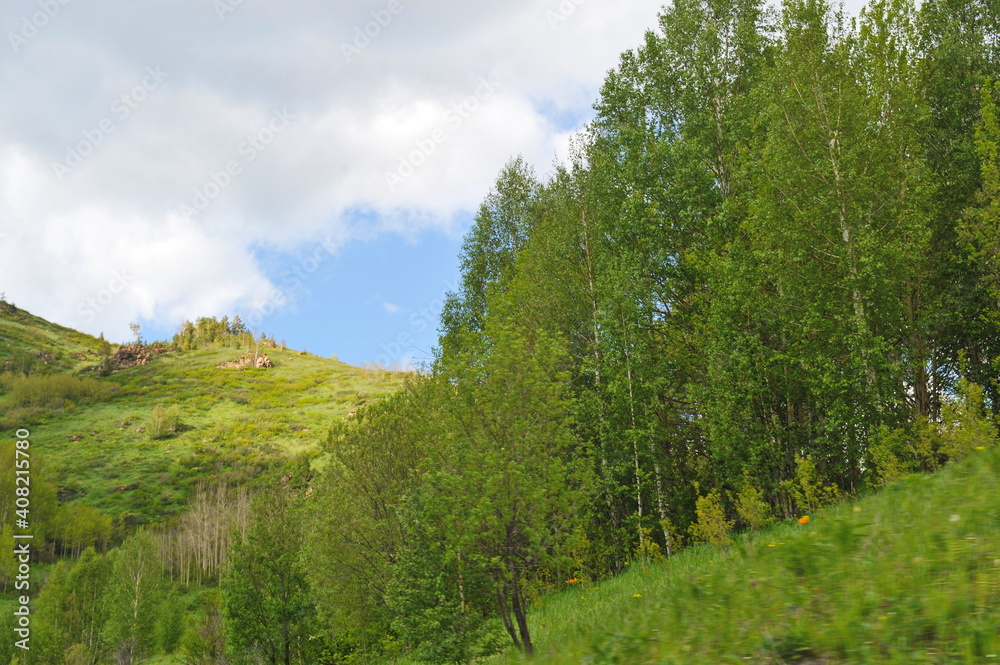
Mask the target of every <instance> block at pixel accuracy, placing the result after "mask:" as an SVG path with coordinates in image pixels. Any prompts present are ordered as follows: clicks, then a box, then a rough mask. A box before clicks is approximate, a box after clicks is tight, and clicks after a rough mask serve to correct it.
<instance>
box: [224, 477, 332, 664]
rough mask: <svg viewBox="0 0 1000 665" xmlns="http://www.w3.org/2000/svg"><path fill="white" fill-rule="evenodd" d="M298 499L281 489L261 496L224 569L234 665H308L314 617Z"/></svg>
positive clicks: (229, 641) (254, 503) (226, 621)
mask: <svg viewBox="0 0 1000 665" xmlns="http://www.w3.org/2000/svg"><path fill="white" fill-rule="evenodd" d="M297 503H298V500H297V499H296V497H294V496H292V495H291V494H290V493H289V492H288V491H287V490H285V489H283V488H277V489H268V490H266V491H264V492H262V493H261V494H259V495H258V496H257V497H256V498H255V500H254V502H253V506H252V513H251V518H250V522H249V525H248V527H247V530H246V534H245V536H244V537H242V538H239V539H237V540H235V541H234V542H233V543H232V545H231V546H230V551H229V557H228V560H227V562H226V565H225V566H224V568H223V573H222V580H221V584H220V588H221V590H222V615H223V618H224V621H225V626H226V634H227V636H228V643H229V646H230V648H231V650H232V652H233V654H234V656H235V660H236V662H238V663H242V662H256V660H255V659H260V660H263V661H264V662H267V663H271V665H279V664H281V665H292V664H293V663H308V662H311V661H310V660H309V656H310V651H311V648H312V646H311V645H310V641H309V638H310V636H311V635H312V633H311V630H312V620H313V615H314V613H315V608H314V605H313V600H312V594H311V591H310V588H309V584H308V582H307V580H306V575H305V571H304V570H303V566H302V562H301V560H300V550H301V548H302V539H303V531H302V517H301V513H300V511H299V510H298V506H297Z"/></svg>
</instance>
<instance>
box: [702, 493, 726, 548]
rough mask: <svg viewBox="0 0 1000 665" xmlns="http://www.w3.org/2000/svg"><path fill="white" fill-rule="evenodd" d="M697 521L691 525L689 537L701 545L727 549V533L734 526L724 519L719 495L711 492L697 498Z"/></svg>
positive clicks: (724, 515)
mask: <svg viewBox="0 0 1000 665" xmlns="http://www.w3.org/2000/svg"><path fill="white" fill-rule="evenodd" d="M695 513H696V514H697V515H698V519H697V520H696V521H695V523H694V524H692V525H691V536H692V537H693V538H694V539H695V540H696V541H700V542H703V543H709V544H711V545H715V546H716V547H720V548H726V547H729V532H730V531H732V529H733V526H734V525H735V524H736V523H735V522H734V521H732V520H727V519H726V513H725V511H724V510H723V509H722V500H721V499H720V498H719V493H718V492H717V491H716V490H712V491H711V492H709V493H708V494H707V495H706V496H699V497H698V500H697V502H696V504H695Z"/></svg>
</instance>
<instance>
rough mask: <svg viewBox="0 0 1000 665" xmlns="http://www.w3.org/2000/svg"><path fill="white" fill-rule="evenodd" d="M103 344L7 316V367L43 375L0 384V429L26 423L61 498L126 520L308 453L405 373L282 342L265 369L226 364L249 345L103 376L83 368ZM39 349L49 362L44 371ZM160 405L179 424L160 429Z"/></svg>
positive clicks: (163, 512) (150, 516) (176, 354)
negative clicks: (21, 361) (22, 363)
mask: <svg viewBox="0 0 1000 665" xmlns="http://www.w3.org/2000/svg"><path fill="white" fill-rule="evenodd" d="M98 347H99V340H97V339H95V338H93V337H89V336H86V335H82V334H81V333H76V332H75V331H71V330H68V329H66V328H62V327H60V326H56V325H54V324H51V323H48V322H46V321H44V320H42V319H39V318H38V317H34V316H32V315H30V314H27V313H26V312H23V311H19V313H18V315H14V316H12V315H11V314H10V313H0V364H2V363H3V362H4V360H6V359H10V358H12V357H14V358H24V357H30V358H33V359H34V362H35V369H36V371H37V370H39V369H41V370H42V371H43V372H44V373H42V374H36V375H32V376H31V377H28V380H25V379H16V378H12V376H13V375H8V376H7V379H6V380H4V381H0V388H2V389H3V392H2V393H0V428H2V429H3V430H5V431H9V432H10V433H13V430H15V429H17V428H19V427H29V428H30V430H31V435H32V441H33V445H34V446H35V451H36V455H37V456H38V457H39V458H41V463H42V465H43V466H42V467H41V468H40V470H39V471H36V473H38V472H41V473H42V474H44V475H45V477H46V478H48V479H49V480H51V481H52V482H54V483H55V484H56V485H57V486H58V488H59V496H60V500H61V501H63V502H66V501H72V500H74V499H80V500H82V501H83V502H84V503H87V504H88V505H91V506H93V507H95V508H98V509H100V510H101V511H102V512H104V513H105V514H108V515H111V516H117V517H119V518H120V519H127V520H128V522H129V523H131V524H139V523H151V522H155V521H159V520H163V519H165V518H169V517H170V516H171V515H173V514H176V513H178V512H181V511H183V510H184V508H185V505H186V502H187V500H188V499H189V498H190V496H191V492H192V490H193V488H194V487H195V485H197V484H198V483H199V482H200V481H202V480H214V479H219V478H225V479H229V480H231V481H233V482H234V483H241V482H245V481H247V480H249V479H251V478H253V477H255V476H256V475H258V474H260V473H261V472H263V471H264V470H265V469H266V468H267V467H268V466H269V465H270V464H271V463H273V462H275V461H278V460H282V459H286V458H288V457H292V456H299V457H303V458H311V457H312V456H314V455H315V453H316V451H317V449H318V444H319V443H320V442H321V441H322V440H323V439H324V438H325V437H326V433H327V429H328V428H329V425H330V423H331V422H332V421H333V420H336V419H341V418H343V417H345V416H347V415H348V414H349V413H350V412H351V411H352V410H354V409H356V408H357V407H358V406H360V405H362V404H364V403H365V402H367V401H368V400H371V399H374V398H377V397H378V396H380V395H384V394H386V393H388V392H391V391H393V390H395V389H396V388H397V387H398V386H399V385H401V382H402V380H403V375H402V374H401V373H398V372H397V373H394V372H386V371H381V370H367V369H360V368H357V367H353V366H350V365H346V364H344V363H341V362H338V361H337V360H333V359H326V358H320V357H317V356H314V355H311V354H308V353H304V352H298V351H293V350H290V349H286V348H281V347H274V348H272V347H268V348H265V349H262V352H266V353H267V355H268V357H269V358H270V359H271V361H272V362H273V363H274V367H273V368H270V369H251V368H219V367H218V366H219V365H220V364H222V363H224V362H229V361H234V360H236V359H237V357H239V356H240V355H241V353H243V352H244V351H245V350H246V349H240V348H233V347H225V348H208V349H194V350H188V351H168V352H165V353H159V354H154V355H153V356H152V359H151V361H150V362H149V364H146V365H140V366H135V367H128V368H123V369H120V370H117V371H114V372H112V373H111V374H109V375H108V376H105V377H100V376H99V375H98V373H97V372H95V371H89V370H88V368H92V367H94V366H96V365H97V364H98V363H99V361H100V356H99V352H98ZM24 349H35V351H33V352H31V353H30V354H27V356H26V354H25V353H24V352H23V350H24ZM39 357H43V358H45V359H46V360H47V361H48V363H49V364H48V365H42V366H41V367H39V365H38V359H39ZM79 357H83V358H84V359H83V360H80V359H79ZM36 394H44V395H46V396H47V397H46V398H45V399H41V401H39V400H40V398H36V397H35V395H36ZM158 406H159V407H161V408H162V409H164V410H167V411H169V412H170V413H172V414H173V418H174V421H175V422H174V423H173V426H172V427H171V428H170V429H169V430H166V431H162V432H159V433H158V432H157V431H156V430H157V428H156V426H155V424H154V422H153V421H154V420H155V415H154V410H155V409H156V408H157V407H158ZM171 430H172V431H171ZM35 464H36V468H38V467H37V465H38V460H36V461H35Z"/></svg>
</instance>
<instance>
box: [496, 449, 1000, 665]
mask: <svg viewBox="0 0 1000 665" xmlns="http://www.w3.org/2000/svg"><path fill="white" fill-rule="evenodd" d="M998 486H1000V450H998V449H997V447H996V446H992V447H991V448H990V449H988V450H982V451H977V452H976V453H974V454H973V455H972V457H971V458H969V459H968V460H966V461H964V462H962V463H961V464H949V465H948V466H947V467H946V468H944V469H943V470H941V471H939V472H938V473H936V474H933V475H911V476H907V477H905V478H903V479H902V480H900V481H898V482H896V483H894V484H892V485H890V486H888V487H886V488H885V489H884V490H882V491H880V492H879V493H877V494H875V495H873V496H870V497H867V498H864V499H860V500H857V501H852V502H850V503H848V504H845V505H841V506H836V507H832V508H829V509H825V510H822V511H819V512H817V513H816V514H814V515H812V516H810V519H809V521H808V522H807V523H805V524H800V523H796V522H791V523H783V524H779V525H777V526H775V527H773V528H770V529H767V530H765V531H763V532H762V533H760V534H758V535H751V534H746V535H741V536H737V537H736V538H735V543H734V545H733V547H732V548H731V549H730V550H729V551H728V552H723V551H721V550H718V549H715V548H711V547H708V546H698V547H694V548H690V549H688V550H685V551H684V552H682V553H681V554H680V555H678V556H676V557H674V558H673V559H671V560H670V561H669V562H667V563H665V564H660V565H656V564H646V565H643V564H638V565H635V566H633V567H632V569H631V570H630V571H629V572H627V573H626V574H624V575H622V576H620V577H617V578H615V579H612V580H609V581H606V582H602V583H599V584H596V585H589V584H586V583H581V582H573V581H571V582H570V583H568V584H566V585H565V586H566V589H565V590H564V591H563V592H562V593H558V594H555V595H553V596H549V597H545V598H544V599H543V601H542V607H541V608H540V609H538V611H537V612H536V613H535V614H534V615H533V616H532V618H531V623H532V634H533V636H534V640H535V643H536V645H538V649H539V653H538V657H537V658H536V661H537V662H539V663H554V664H556V663H581V662H582V663H593V664H599V663H676V664H681V663H684V664H685V665H696V664H698V663H706V664H708V663H712V664H713V665H715V664H718V663H789V662H799V663H812V664H819V663H824V664H833V663H991V662H994V663H995V662H997V661H998V660H1000V492H998V491H997V487H998ZM499 660H500V661H502V662H519V660H520V657H519V656H517V655H510V656H507V657H502V658H499Z"/></svg>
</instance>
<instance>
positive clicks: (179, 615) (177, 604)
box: [156, 589, 187, 654]
mask: <svg viewBox="0 0 1000 665" xmlns="http://www.w3.org/2000/svg"><path fill="white" fill-rule="evenodd" d="M186 613H187V607H186V606H185V604H184V601H183V600H182V599H181V598H180V597H179V596H178V595H177V591H176V589H173V590H171V592H170V593H169V595H167V597H166V598H165V599H164V601H163V604H162V605H161V607H160V614H159V617H158V619H157V622H156V624H157V625H156V630H157V637H158V640H157V641H158V642H159V645H160V649H162V651H163V653H166V654H171V653H174V651H175V650H176V649H177V646H178V644H180V640H181V637H182V636H183V634H184V616H185V614H186Z"/></svg>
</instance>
